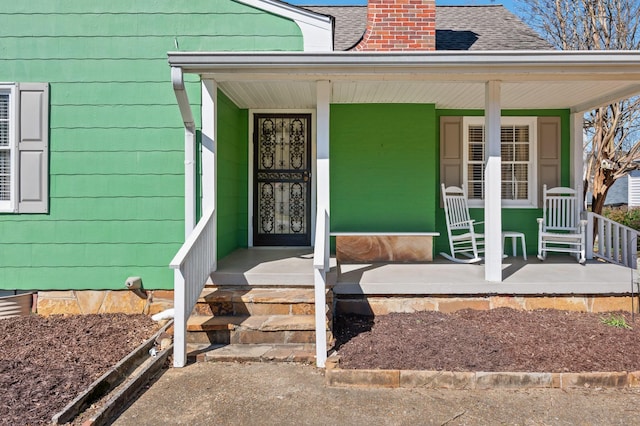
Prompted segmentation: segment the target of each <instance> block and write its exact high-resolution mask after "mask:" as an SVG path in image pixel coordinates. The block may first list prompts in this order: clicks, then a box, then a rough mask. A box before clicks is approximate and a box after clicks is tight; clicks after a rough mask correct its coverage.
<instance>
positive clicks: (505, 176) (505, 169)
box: [501, 163, 513, 181]
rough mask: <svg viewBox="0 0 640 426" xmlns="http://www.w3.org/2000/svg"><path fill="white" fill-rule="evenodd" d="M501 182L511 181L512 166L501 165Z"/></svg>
mask: <svg viewBox="0 0 640 426" xmlns="http://www.w3.org/2000/svg"><path fill="white" fill-rule="evenodd" d="M501 168H502V180H503V181H506V180H513V164H505V163H502V167H501Z"/></svg>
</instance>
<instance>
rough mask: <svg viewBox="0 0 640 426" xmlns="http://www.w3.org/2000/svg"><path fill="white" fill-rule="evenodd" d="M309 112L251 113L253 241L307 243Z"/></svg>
mask: <svg viewBox="0 0 640 426" xmlns="http://www.w3.org/2000/svg"><path fill="white" fill-rule="evenodd" d="M310 123H311V116H310V115H309V114H260V115H255V117H254V142H253V146H254V212H253V218H254V219H253V243H254V245H257V246H269V245H287V246H289V245H291V246H308V245H310V244H311V234H310V228H311V220H310V219H311V216H310V210H311V209H310V196H311V181H310V175H311V173H310V171H311V167H310V164H311V129H310Z"/></svg>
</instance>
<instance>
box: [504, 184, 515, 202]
mask: <svg viewBox="0 0 640 426" xmlns="http://www.w3.org/2000/svg"><path fill="white" fill-rule="evenodd" d="M502 199H503V200H513V183H511V182H508V181H507V182H502Z"/></svg>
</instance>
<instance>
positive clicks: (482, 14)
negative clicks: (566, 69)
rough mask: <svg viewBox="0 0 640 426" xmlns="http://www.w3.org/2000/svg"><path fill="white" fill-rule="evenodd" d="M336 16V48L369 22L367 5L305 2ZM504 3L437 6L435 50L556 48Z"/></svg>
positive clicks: (353, 40) (344, 46) (353, 41)
mask: <svg viewBox="0 0 640 426" xmlns="http://www.w3.org/2000/svg"><path fill="white" fill-rule="evenodd" d="M304 8H305V9H309V10H311V11H313V12H316V13H321V14H323V15H329V16H333V17H334V18H335V34H334V50H349V49H350V48H351V47H353V46H354V45H355V44H357V43H358V42H359V41H360V39H361V38H362V35H363V34H364V31H365V28H366V25H367V6H305V7H304ZM553 49H554V48H553V46H551V45H550V44H549V43H547V42H546V41H545V40H543V39H542V37H540V36H539V35H538V34H537V33H536V32H535V31H534V30H533V29H532V28H531V27H529V26H528V25H526V24H525V23H523V22H522V21H521V20H520V19H519V18H518V17H517V16H516V15H514V14H513V13H511V12H509V11H508V10H507V9H506V8H505V7H504V6H502V5H488V6H436V50H553Z"/></svg>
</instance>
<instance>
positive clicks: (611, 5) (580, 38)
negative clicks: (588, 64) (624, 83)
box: [520, 0, 640, 213]
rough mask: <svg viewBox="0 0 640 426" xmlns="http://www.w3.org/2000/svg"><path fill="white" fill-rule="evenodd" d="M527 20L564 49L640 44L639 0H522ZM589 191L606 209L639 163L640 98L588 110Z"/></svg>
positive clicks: (634, 47)
mask: <svg viewBox="0 0 640 426" xmlns="http://www.w3.org/2000/svg"><path fill="white" fill-rule="evenodd" d="M520 3H521V7H520V11H521V14H522V15H523V17H524V19H525V20H526V21H527V22H528V23H529V24H530V25H531V26H533V27H534V28H535V29H536V30H538V32H539V33H540V34H541V35H542V37H544V38H545V39H546V40H547V41H548V42H549V43H551V44H552V45H553V46H555V47H556V48H558V49H561V50H638V49H640V35H639V34H638V31H639V29H640V2H638V1H637V0H520ZM584 132H585V135H586V140H585V143H584V148H585V172H584V176H583V178H584V182H585V193H586V191H587V190H588V188H589V189H590V190H591V191H592V194H593V199H592V209H593V211H594V212H596V213H601V212H602V207H603V206H604V202H605V199H606V196H607V192H608V191H609V188H611V186H612V185H613V183H614V182H615V181H616V179H619V178H620V177H622V176H624V175H626V174H627V173H628V172H629V171H631V170H634V169H637V168H639V166H638V162H639V161H640V97H636V98H632V99H627V100H623V101H619V102H615V103H613V104H611V105H608V106H602V107H600V108H597V109H595V110H593V111H591V112H590V113H588V114H585V121H584Z"/></svg>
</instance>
